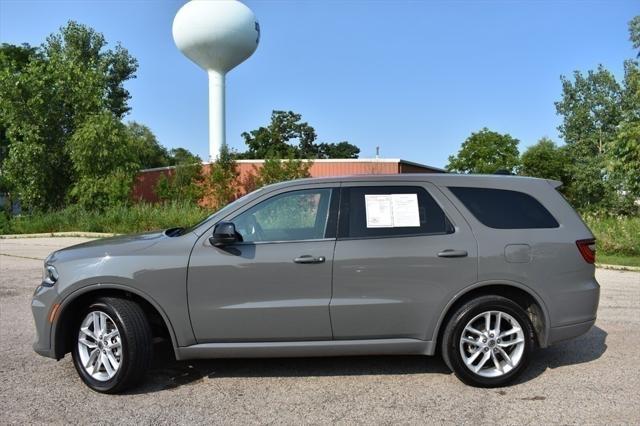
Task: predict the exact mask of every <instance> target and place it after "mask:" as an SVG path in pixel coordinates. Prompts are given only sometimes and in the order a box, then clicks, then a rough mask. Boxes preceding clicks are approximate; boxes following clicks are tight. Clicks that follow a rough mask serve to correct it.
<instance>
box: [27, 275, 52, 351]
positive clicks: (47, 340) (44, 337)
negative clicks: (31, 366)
mask: <svg viewBox="0 0 640 426" xmlns="http://www.w3.org/2000/svg"><path fill="white" fill-rule="evenodd" d="M56 298H57V291H56V290H55V287H45V286H42V285H41V286H38V288H36V291H35V292H34V293H33V298H32V299H31V312H32V313H33V320H34V322H35V327H36V339H35V341H34V342H33V350H34V351H35V352H36V353H38V354H39V355H42V356H46V357H48V358H54V359H55V358H56V356H55V351H54V349H53V346H52V344H51V323H50V322H49V314H50V313H51V309H52V308H53V306H54V304H55V301H56Z"/></svg>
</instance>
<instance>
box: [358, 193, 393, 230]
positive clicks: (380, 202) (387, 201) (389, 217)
mask: <svg viewBox="0 0 640 426" xmlns="http://www.w3.org/2000/svg"><path fill="white" fill-rule="evenodd" d="M364 205H365V210H366V214H367V228H392V227H393V211H392V205H391V195H378V194H376V195H370V194H365V196H364Z"/></svg>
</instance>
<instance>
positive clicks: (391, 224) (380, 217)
mask: <svg viewBox="0 0 640 426" xmlns="http://www.w3.org/2000/svg"><path fill="white" fill-rule="evenodd" d="M364 200H365V209H366V216H367V228H400V227H419V226H420V212H419V209H418V194H384V195H380V194H365V196H364Z"/></svg>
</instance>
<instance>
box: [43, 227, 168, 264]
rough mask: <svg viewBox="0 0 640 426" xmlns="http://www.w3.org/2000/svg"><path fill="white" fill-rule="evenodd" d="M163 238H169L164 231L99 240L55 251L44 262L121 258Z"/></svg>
mask: <svg viewBox="0 0 640 426" xmlns="http://www.w3.org/2000/svg"><path fill="white" fill-rule="evenodd" d="M165 238H169V237H167V236H166V235H165V233H164V231H152V232H145V233H142V234H132V235H119V236H116V237H110V238H101V239H98V240H93V241H87V242H86V243H81V244H77V245H75V246H70V247H66V248H63V249H61V250H58V251H55V252H53V253H51V254H50V255H49V257H47V259H46V261H47V262H50V263H55V262H61V261H65V260H73V259H81V258H95V257H103V256H121V255H124V254H131V253H135V252H138V251H140V250H144V249H148V248H149V247H151V246H153V245H155V244H157V243H158V242H159V241H162V240H164V239H165Z"/></svg>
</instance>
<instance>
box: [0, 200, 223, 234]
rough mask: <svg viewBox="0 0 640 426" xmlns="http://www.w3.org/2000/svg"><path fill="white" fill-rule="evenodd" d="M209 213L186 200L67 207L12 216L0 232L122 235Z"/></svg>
mask: <svg viewBox="0 0 640 426" xmlns="http://www.w3.org/2000/svg"><path fill="white" fill-rule="evenodd" d="M211 213H212V211H211V210H208V209H205V208H202V207H200V206H198V205H195V204H193V203H187V202H182V203H179V202H172V203H166V204H156V205H153V204H135V205H133V206H115V207H111V208H109V209H107V210H105V211H102V212H97V211H86V210H83V209H81V208H79V207H77V206H71V207H67V208H65V209H63V210H58V211H53V212H47V213H37V214H33V215H22V216H17V217H14V218H12V219H11V220H9V221H8V222H5V223H4V226H2V227H0V233H2V234H30V233H41V232H64V231H84V232H114V233H118V234H126V233H134V232H143V231H150V230H154V229H165V228H171V227H175V226H189V225H193V224H195V223H197V222H199V221H200V220H202V219H203V218H205V217H206V216H207V215H209V214H211Z"/></svg>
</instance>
